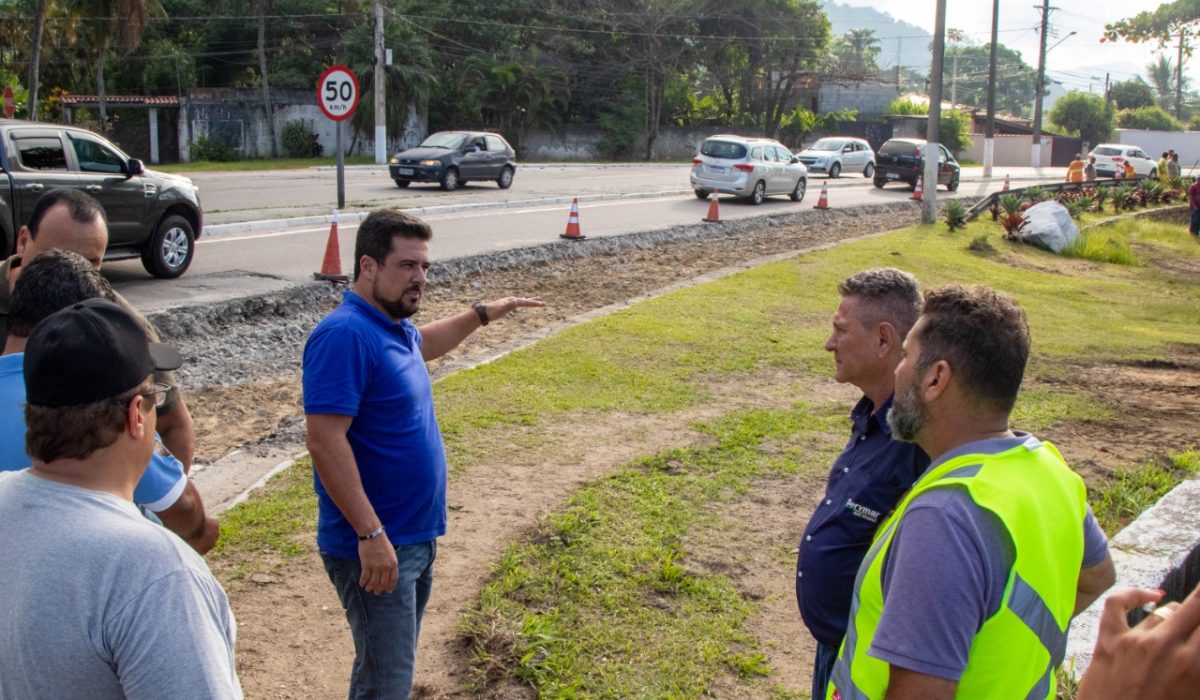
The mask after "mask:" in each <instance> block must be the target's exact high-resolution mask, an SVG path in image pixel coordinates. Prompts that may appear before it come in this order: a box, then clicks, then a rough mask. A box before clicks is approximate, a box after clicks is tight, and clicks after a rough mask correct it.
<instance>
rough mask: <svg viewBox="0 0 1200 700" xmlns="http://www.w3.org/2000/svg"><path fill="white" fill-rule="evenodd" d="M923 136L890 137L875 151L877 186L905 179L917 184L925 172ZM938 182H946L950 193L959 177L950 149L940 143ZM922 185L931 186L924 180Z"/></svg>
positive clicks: (914, 185)
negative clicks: (916, 137)
mask: <svg viewBox="0 0 1200 700" xmlns="http://www.w3.org/2000/svg"><path fill="white" fill-rule="evenodd" d="M925 143H926V141H925V140H923V139H889V140H888V141H885V142H884V144H883V145H882V146H880V147H879V151H878V152H877V153H876V154H875V186H876V187H883V186H884V185H886V184H887V183H889V182H906V183H908V185H909V187H914V188H915V187H916V186H917V177H918V176H921V175H924V173H925V159H924V158H923V157H922V156H921V152H922V151H923V150H924V149H925ZM937 173H938V175H937V184H939V185H945V186H946V189H948V190H950V191H951V192H953V191H955V190H957V189H958V180H959V177H960V173H959V167H958V161H956V160H954V156H952V155H950V151H948V150H946V147H945V146H943V145H942V144H940V143H939V144H938V170H937ZM923 187H926V188H927V187H929V184H928V183H924V184H923Z"/></svg>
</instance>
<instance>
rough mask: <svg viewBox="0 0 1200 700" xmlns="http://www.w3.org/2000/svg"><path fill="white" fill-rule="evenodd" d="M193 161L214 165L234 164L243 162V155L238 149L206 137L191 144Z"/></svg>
mask: <svg viewBox="0 0 1200 700" xmlns="http://www.w3.org/2000/svg"><path fill="white" fill-rule="evenodd" d="M191 151H192V160H206V161H209V162H212V163H232V162H233V161H235V160H241V157H242V154H240V153H238V152H237V149H235V148H233V147H232V146H230V145H228V144H226V143H225V142H224V141H221V140H219V139H210V138H206V137H204V136H201V137H200V138H198V139H196V140H195V141H193V142H192V143H191Z"/></svg>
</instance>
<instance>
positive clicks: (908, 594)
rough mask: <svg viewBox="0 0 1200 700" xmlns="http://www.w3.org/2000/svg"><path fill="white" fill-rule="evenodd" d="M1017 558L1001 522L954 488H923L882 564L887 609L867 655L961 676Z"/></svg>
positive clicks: (927, 671)
mask: <svg viewBox="0 0 1200 700" xmlns="http://www.w3.org/2000/svg"><path fill="white" fill-rule="evenodd" d="M1014 560H1015V556H1014V553H1013V549H1012V543H1011V540H1009V538H1008V535H1007V533H1006V532H1005V530H1004V528H1003V525H1002V524H1001V523H1000V521H999V520H998V519H997V518H996V517H995V516H994V515H992V514H991V513H989V512H987V511H984V510H981V509H979V508H976V507H975V506H974V505H973V504H972V502H971V499H970V496H969V495H967V494H966V493H963V492H962V491H960V490H959V489H957V488H940V489H935V490H933V491H930V492H928V493H925V494H922V495H921V496H920V497H918V498H917V499H916V500H915V501H914V502H913V503H912V505H910V506H909V508H908V510H907V511H906V512H905V514H904V519H903V521H902V522H901V524H900V526H899V527H898V529H897V531H896V535H895V539H894V540H893V542H892V546H891V548H890V549H889V552H888V554H887V559H886V560H885V561H884V564H883V581H882V583H883V600H884V604H883V614H882V616H881V617H880V620H879V626H878V628H877V629H876V632H875V638H874V640H873V641H872V643H871V647H870V649H869V650H868V653H869V654H870V655H871V656H874V657H876V658H878V659H881V660H883V661H886V662H887V663H889V664H892V665H895V666H899V667H901V668H905V669H908V670H910V671H915V672H917V673H923V674H926V675H930V676H936V677H938V678H946V679H949V680H955V681H956V680H958V679H959V678H961V677H962V674H963V671H964V669H966V667H967V657H968V655H969V653H970V650H971V644H972V642H973V641H974V639H975V634H976V633H977V632H978V631H979V629H980V627H982V626H983V623H984V621H985V620H986V619H987V618H988V617H990V616H991V615H993V614H994V613H995V611H996V610H998V609H999V607H1000V604H1001V603H1002V601H1003V598H1004V586H1005V583H1006V581H1007V579H1008V572H1009V570H1010V569H1011V568H1012V564H1013V561H1014Z"/></svg>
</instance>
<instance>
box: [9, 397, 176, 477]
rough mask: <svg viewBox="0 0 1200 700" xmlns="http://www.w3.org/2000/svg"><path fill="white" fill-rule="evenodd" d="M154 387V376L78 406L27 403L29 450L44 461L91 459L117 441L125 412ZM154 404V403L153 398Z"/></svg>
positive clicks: (26, 439)
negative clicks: (132, 386) (98, 451)
mask: <svg viewBox="0 0 1200 700" xmlns="http://www.w3.org/2000/svg"><path fill="white" fill-rule="evenodd" d="M153 390H154V377H153V376H149V377H147V378H146V380H145V381H143V382H142V383H141V384H140V385H138V386H136V387H134V388H133V389H130V390H129V391H126V392H124V393H123V394H121V395H120V396H115V397H112V398H107V399H101V400H99V401H93V402H91V403H84V404H77V405H74V406H37V405H35V404H31V403H27V404H25V425H26V426H27V427H26V430H25V451H26V452H28V453H29V456H30V457H32V458H34V459H36V460H38V461H40V462H53V461H55V460H59V459H87V458H88V457H90V456H91V454H92V453H93V452H95V451H96V450H100V449H103V448H105V447H108V446H109V445H111V444H113V443H114V442H116V441H117V437H118V436H120V434H121V431H123V430H125V411H126V408H127V407H128V406H129V402H130V400H132V399H133V397H134V396H136V395H137V394H143V395H145V394H147V393H149V392H151V391H153ZM149 403H150V405H153V404H154V401H153V399H151V400H150V402H149Z"/></svg>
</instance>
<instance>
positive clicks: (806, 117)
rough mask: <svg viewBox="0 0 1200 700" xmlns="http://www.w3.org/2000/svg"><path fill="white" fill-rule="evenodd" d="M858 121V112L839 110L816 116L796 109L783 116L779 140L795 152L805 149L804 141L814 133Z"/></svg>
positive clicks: (854, 110) (801, 109) (800, 108)
mask: <svg viewBox="0 0 1200 700" xmlns="http://www.w3.org/2000/svg"><path fill="white" fill-rule="evenodd" d="M857 120H858V110H856V109H839V110H837V111H835V112H822V113H821V114H816V113H814V112H812V111H811V110H808V109H805V108H803V107H796V108H794V109H793V110H792V111H790V112H788V113H787V114H785V115H784V116H783V124H782V126H781V127H780V129H779V138H780V139H781V140H782V141H783V142H784V143H786V144H788V146H790V147H791V148H792V150H794V151H799V150H802V149H803V148H804V140H805V139H806V138H808V135H809V134H811V133H812V132H814V131H817V130H818V129H819V130H826V129H831V128H835V127H836V126H837V125H838V124H841V123H843V122H852V121H857Z"/></svg>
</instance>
